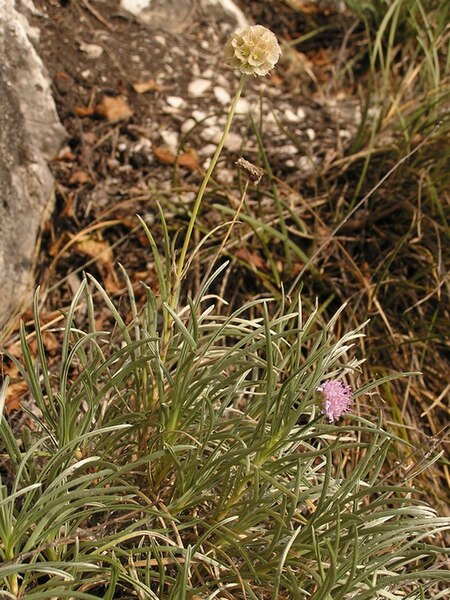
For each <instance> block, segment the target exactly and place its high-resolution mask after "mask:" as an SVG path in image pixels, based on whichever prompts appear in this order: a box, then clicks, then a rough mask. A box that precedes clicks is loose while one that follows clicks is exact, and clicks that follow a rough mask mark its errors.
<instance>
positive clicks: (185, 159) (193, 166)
mask: <svg viewBox="0 0 450 600" xmlns="http://www.w3.org/2000/svg"><path fill="white" fill-rule="evenodd" d="M178 164H179V165H180V167H185V168H186V169H188V170H189V171H192V172H194V171H196V170H197V169H198V154H197V152H196V151H195V150H194V148H189V150H186V152H183V153H182V154H180V155H179V156H178Z"/></svg>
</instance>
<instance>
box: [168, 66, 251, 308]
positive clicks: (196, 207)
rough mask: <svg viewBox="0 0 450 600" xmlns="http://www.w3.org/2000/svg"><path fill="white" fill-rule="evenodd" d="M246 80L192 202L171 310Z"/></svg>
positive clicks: (244, 78) (234, 100)
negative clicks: (202, 208) (201, 211)
mask: <svg viewBox="0 0 450 600" xmlns="http://www.w3.org/2000/svg"><path fill="white" fill-rule="evenodd" d="M246 79H247V75H242V77H241V80H240V82H239V85H238V88H237V91H236V95H235V96H234V99H233V103H232V104H231V108H230V112H229V113H228V117H227V122H226V124H225V128H224V130H223V133H222V137H221V138H220V141H219V144H218V145H217V148H216V151H215V153H214V156H213V157H212V159H211V163H210V165H209V167H208V170H207V171H206V174H205V176H204V178H203V181H202V183H201V185H200V188H199V190H198V193H197V197H196V199H195V202H194V207H193V209H192V215H191V220H190V221H189V225H188V228H187V232H186V236H185V238H184V243H183V247H182V249H181V254H180V259H179V261H178V264H177V266H176V271H175V281H174V285H173V288H172V298H171V303H170V305H171V307H172V308H174V306H175V304H176V298H177V295H178V291H179V284H180V281H181V279H182V277H183V269H184V264H185V262H186V254H187V251H188V248H189V242H190V241H191V237H192V231H193V229H194V225H195V221H196V220H197V214H198V211H199V208H200V205H201V203H202V200H203V196H204V194H205V191H206V187H207V185H208V183H209V180H210V179H211V175H212V172H213V171H214V168H215V166H216V164H217V161H218V160H219V156H220V154H221V152H222V150H223V147H224V144H225V140H226V138H227V135H228V132H229V131H230V127H231V123H232V121H233V117H234V113H235V112H236V107H237V103H238V100H239V98H240V97H241V94H242V90H243V89H244V84H245V80H246Z"/></svg>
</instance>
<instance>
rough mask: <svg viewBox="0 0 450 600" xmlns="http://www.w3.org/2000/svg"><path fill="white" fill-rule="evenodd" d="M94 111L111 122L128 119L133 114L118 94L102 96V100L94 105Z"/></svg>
mask: <svg viewBox="0 0 450 600" xmlns="http://www.w3.org/2000/svg"><path fill="white" fill-rule="evenodd" d="M95 112H96V114H97V115H99V116H100V117H103V118H105V119H107V120H108V121H111V122H114V121H122V120H124V119H129V118H130V117H131V115H132V114H133V111H132V110H131V108H130V107H129V106H128V104H127V102H126V100H124V99H123V98H121V97H120V96H104V97H103V99H102V101H101V102H100V103H99V104H97V105H96V107H95Z"/></svg>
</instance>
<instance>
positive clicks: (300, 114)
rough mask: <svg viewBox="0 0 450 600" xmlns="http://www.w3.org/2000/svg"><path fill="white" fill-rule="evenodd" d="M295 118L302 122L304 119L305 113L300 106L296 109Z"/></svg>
mask: <svg viewBox="0 0 450 600" xmlns="http://www.w3.org/2000/svg"><path fill="white" fill-rule="evenodd" d="M297 117H298V120H299V121H304V120H305V119H306V112H305V111H304V109H303V108H302V107H301V106H299V107H298V108H297Z"/></svg>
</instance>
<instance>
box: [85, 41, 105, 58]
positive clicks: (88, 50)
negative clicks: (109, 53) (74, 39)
mask: <svg viewBox="0 0 450 600" xmlns="http://www.w3.org/2000/svg"><path fill="white" fill-rule="evenodd" d="M80 50H81V52H84V53H85V54H86V56H87V57H88V58H91V59H93V60H95V59H96V58H100V56H101V55H102V54H103V48H102V47H101V46H99V45H98V44H85V43H84V42H80Z"/></svg>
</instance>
